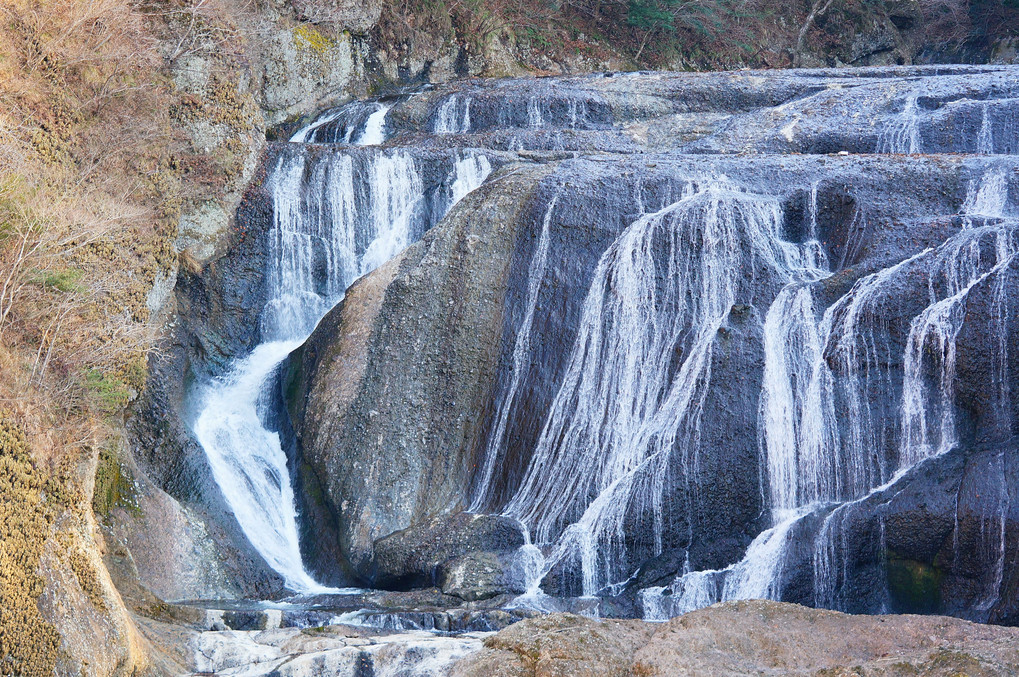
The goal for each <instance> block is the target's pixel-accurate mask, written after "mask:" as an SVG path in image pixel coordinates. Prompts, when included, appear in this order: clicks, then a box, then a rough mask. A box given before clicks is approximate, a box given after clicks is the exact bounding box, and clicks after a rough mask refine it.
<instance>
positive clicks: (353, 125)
mask: <svg viewBox="0 0 1019 677" xmlns="http://www.w3.org/2000/svg"><path fill="white" fill-rule="evenodd" d="M390 108H392V104H386V103H382V102H380V101H352V102H350V103H348V104H347V105H345V106H341V107H340V108H333V109H331V110H327V111H325V112H323V113H321V114H320V115H319V116H318V117H316V118H315V120H314V121H313V122H312V123H311V124H310V125H308V126H307V127H303V128H301V129H299V130H298V131H297V132H295V133H294V135H293V136H292V137H290V141H291V143H354V144H357V145H359V146H377V145H379V144H381V143H383V142H384V141H385V140H386V134H385V122H386V115H387V114H388V113H389V109H390Z"/></svg>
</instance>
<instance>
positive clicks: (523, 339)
mask: <svg viewBox="0 0 1019 677" xmlns="http://www.w3.org/2000/svg"><path fill="white" fill-rule="evenodd" d="M558 201H559V195H558V193H557V194H556V195H555V196H554V197H553V198H552V199H551V200H550V201H549V203H548V207H546V208H545V216H544V218H543V219H542V225H541V234H540V235H539V236H538V244H537V245H535V248H534V254H533V255H532V256H531V264H530V266H529V268H528V277H527V301H526V309H525V311H524V318H523V320H522V322H521V324H520V328H519V329H518V330H517V335H516V338H515V340H514V343H513V362H512V365H511V367H510V381H509V386H508V387H507V388H506V389H505V390H503V391H501V392H500V394H499V400H498V403H497V404H496V414H495V426H494V427H493V429H492V432H491V433H490V434H489V436H488V442H487V445H486V448H485V457H484V458H485V461H484V464H483V465H482V468H481V474H480V475H479V479H478V480H477V482H476V488H475V490H474V497H473V499H472V503H471V510H473V511H480V510H482V509H484V507H485V505H486V503H487V500H488V495H489V490H490V487H491V484H492V475H493V473H494V472H495V466H496V461H497V460H498V459H499V450H500V449H502V448H504V447H505V445H506V443H507V439H506V433H507V427H508V425H509V420H510V414H511V413H512V412H513V409H514V407H515V406H517V404H518V402H517V390H518V389H519V388H520V384H521V382H522V381H524V379H525V378H526V376H527V373H528V371H529V368H530V354H531V329H532V326H533V324H534V311H535V310H536V309H537V306H538V292H539V291H540V290H541V283H542V281H543V280H544V278H545V271H546V269H547V268H548V249H549V240H550V236H549V226H550V225H551V223H552V214H553V213H554V212H555V208H556V203H557V202H558Z"/></svg>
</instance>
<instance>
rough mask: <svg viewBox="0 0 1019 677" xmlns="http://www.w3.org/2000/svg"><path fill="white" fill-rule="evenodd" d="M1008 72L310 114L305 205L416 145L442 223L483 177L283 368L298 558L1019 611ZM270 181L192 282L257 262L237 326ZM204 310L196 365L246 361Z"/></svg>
mask: <svg viewBox="0 0 1019 677" xmlns="http://www.w3.org/2000/svg"><path fill="white" fill-rule="evenodd" d="M1014 75H1015V71H1014V70H1008V69H992V68H983V69H980V68H955V69H951V68H949V69H907V68H899V69H866V70H859V71H853V72H852V74H851V75H847V74H845V73H842V72H829V71H804V72H797V73H775V74H764V73H735V74H705V75H691V74H654V75H650V74H625V75H617V76H614V77H587V78H564V79H556V80H542V81H540V82H537V83H535V82H534V81H523V80H506V81H499V82H492V83H487V82H484V83H472V84H466V83H465V84H457V85H449V86H446V87H440V88H436V89H434V90H429V91H425V92H420V93H409V94H407V95H405V96H401V97H397V98H395V99H387V100H385V101H384V102H377V103H372V104H370V105H369V104H360V106H361V107H362V108H363V110H362V109H361V108H359V109H358V110H359V111H360V113H358V115H357V116H354V117H356V119H357V120H359V121H360V122H358V123H357V124H358V125H362V124H365V125H366V124H367V120H368V118H369V117H370V116H371V115H372V114H374V113H375V112H377V111H379V110H382V109H384V108H385V107H386V106H392V107H391V108H390V109H389V112H388V113H387V114H386V117H385V120H386V130H387V132H388V135H389V137H388V141H387V142H386V144H385V146H383V148H382V149H381V150H364V151H355V150H351V149H350V148H349V147H346V146H343V145H339V143H340V142H342V141H343V139H341V138H331V137H330V136H329V135H330V134H333V132H334V131H335V132H337V133H339V131H342V129H341V128H340V126H338V125H334V127H336V129H335V130H332V131H330V127H329V126H328V124H326V123H325V122H324V124H323V126H322V127H321V130H322V132H321V138H319V137H316V138H315V139H314V141H315V143H313V144H290V145H285V144H279V145H273V146H271V147H270V153H271V155H270V156H269V158H270V159H268V160H266V161H265V163H266V164H267V165H268V164H271V163H272V162H273V161H275V159H279V158H287V157H291V156H293V155H294V154H295V153H298V154H301V157H302V158H305V159H306V162H307V164H306V173H307V176H306V177H305V180H304V182H303V183H301V185H302V186H303V187H302V188H300V190H298V191H297V192H295V195H296V196H297V197H296V198H295V200H296V201H295V203H294V204H299V205H300V208H301V209H303V210H305V211H308V212H309V213H311V212H314V211H315V209H313V207H315V205H318V204H319V203H318V202H314V200H312V199H311V198H310V197H309V193H308V190H309V189H308V187H307V185H308V183H309V181H308V180H307V179H309V178H311V177H314V176H315V175H316V174H315V172H316V171H317V170H316V169H315V168H316V167H319V166H321V165H324V164H328V163H329V162H333V161H334V160H335V158H338V157H341V156H342V157H348V156H349V158H350V159H351V162H353V163H354V165H355V166H356V167H360V165H358V164H357V163H359V162H362V160H360V159H359V158H360V155H359V153H362V152H363V153H365V154H366V155H365V157H369V156H373V155H372V154H374V153H407V154H409V155H411V156H413V157H414V158H415V162H416V163H417V166H418V167H419V170H420V173H421V176H422V177H423V178H422V181H423V185H425V186H426V188H425V189H423V190H422V193H421V194H422V195H423V196H424V197H422V199H421V200H420V201H419V202H420V203H421V204H419V205H418V206H417V207H416V208H420V209H422V210H423V211H424V212H427V213H441V211H442V209H443V205H444V204H446V205H448V202H446V203H443V199H444V198H441V196H440V195H445V193H443V192H442V191H448V190H452V188H453V186H452V185H451V184H452V183H453V182H451V180H450V179H449V178H448V176H447V174H446V171H447V169H448V166H449V163H450V162H451V161H452V159H460V160H462V159H463V158H464V157H466V156H465V155H463V154H464V153H466V152H467V151H466V150H464V149H466V148H471V149H473V150H471V151H470V152H471V153H474V154H477V153H481V154H483V155H485V157H486V158H487V160H486V161H489V162H491V164H492V166H493V167H494V168H495V171H494V172H493V173H492V175H491V176H490V177H489V178H488V179H487V181H486V183H485V184H484V185H482V187H481V188H479V189H477V190H475V191H474V192H471V193H470V194H469V195H467V196H466V197H465V198H464V199H463V200H462V201H461V202H459V203H458V204H457V205H456V206H455V207H454V208H453V209H452V211H451V212H450V213H449V214H448V215H447V216H446V217H445V218H443V219H442V220H441V221H440V222H439V223H438V225H437V226H435V227H434V228H432V230H430V231H428V232H427V233H426V234H424V236H423V237H422V239H421V241H420V242H418V243H417V244H414V245H412V246H410V247H408V248H407V249H406V250H404V251H403V253H402V254H400V255H399V256H398V257H397V258H395V259H393V260H391V261H389V263H387V264H385V265H383V266H382V267H380V268H378V269H377V270H375V271H374V272H373V273H371V274H368V275H366V276H365V277H363V278H361V279H360V280H358V281H357V282H355V283H354V284H353V285H352V286H351V287H350V288H349V289H348V290H347V292H346V295H345V297H344V299H343V301H342V302H341V303H340V304H339V305H338V306H336V307H335V308H334V309H333V310H332V311H331V312H329V313H328V314H327V315H326V316H325V318H324V319H323V320H322V321H321V322H320V323H319V325H318V327H317V329H316V330H315V332H314V333H313V335H312V336H311V338H310V339H309V340H308V342H307V343H306V344H305V345H304V346H303V347H302V348H301V349H299V350H298V351H297V352H296V353H294V354H293V355H292V356H291V358H290V363H289V366H288V367H287V368H286V375H285V378H283V379H282V380H283V383H282V390H283V392H284V395H285V398H286V408H287V413H289V416H290V419H291V423H292V428H293V434H294V447H293V449H292V453H291V456H292V458H291V467H292V470H293V471H294V474H295V475H296V476H297V477H299V478H300V480H299V482H298V484H297V486H298V491H299V494H300V495H299V497H298V503H299V506H300V509H299V512H300V513H301V515H302V519H303V520H304V523H303V527H302V528H303V530H304V531H303V533H304V534H305V539H304V545H303V546H302V547H303V549H304V551H305V559H306V561H308V562H311V565H310V566H311V567H312V568H313V570H315V571H316V572H318V571H327V570H328V565H329V561H330V560H337V559H343V560H347V561H349V563H350V566H351V571H352V573H353V574H354V576H355V577H356V578H358V579H359V580H362V581H364V582H371V583H374V584H376V585H379V586H382V587H391V588H399V589H404V588H410V587H415V586H426V585H439V586H441V588H442V590H443V591H444V592H445V593H447V594H449V595H453V596H456V597H459V598H461V599H467V600H470V599H483V598H489V597H492V596H493V595H498V594H501V593H517V592H520V591H521V590H524V589H527V588H528V585H526V584H525V583H524V582H522V578H521V577H523V578H528V577H530V579H532V580H533V579H535V578H536V577H540V578H541V581H542V589H543V590H544V592H546V593H549V594H552V595H558V596H580V595H585V596H591V595H600V596H602V597H603V599H604V600H605V607H604V610H605V611H606V613H618V614H624V615H639V614H649V613H650V612H649V609H657V610H658V611H661V612H662V613H663V614H665V615H673V614H675V613H678V612H680V611H686V610H689V608H694V607H695V606H703V605H705V604H708V603H711V602H712V601H717V600H718V599H722V598H729V597H732V596H736V597H739V596H744V597H745V596H764V595H767V596H772V597H779V598H783V599H790V600H795V601H800V602H803V603H807V604H815V605H819V606H834V607H838V608H847V609H851V610H854V611H872V612H873V611H879V610H881V609H892V608H893V609H896V610H902V611H926V612H930V611H937V612H943V613H952V614H958V615H963V616H967V617H972V618H980V619H1005V618H1011V617H1012V616H1013V615H1014V614H1015V611H1014V610H1012V608H1011V607H1010V606H1009V604H1010V602H1008V601H1007V599H1006V598H1007V594H1008V591H1009V590H1010V588H1009V586H1010V585H1011V581H1012V573H1011V572H1012V566H1013V565H1012V564H1011V562H1012V561H1013V559H1012V558H1011V557H1010V556H1009V555H1008V553H1010V552H1011V551H1012V550H1013V549H1014V548H1015V547H1016V540H1015V538H1016V535H1015V534H1013V527H1012V518H1011V517H1010V514H1011V510H1012V508H1011V505H1012V501H1011V497H1010V495H1009V494H1008V492H1007V491H1005V490H1003V489H1002V487H1006V486H1009V480H1008V478H1009V477H1010V475H1009V473H1010V472H1011V471H1010V470H1009V469H1010V468H1011V465H1010V460H1009V459H1011V457H1012V451H1011V447H1010V446H1009V445H1010V444H1011V442H1010V440H1011V437H1012V429H1013V423H1012V422H1013V421H1015V420H1016V416H1017V415H1019V411H1016V400H1015V399H1014V398H1012V396H1011V393H1010V391H1009V389H1008V383H1009V382H1010V381H1009V377H1008V375H1009V374H1011V373H1014V367H1019V364H1014V363H1015V361H1016V360H1017V359H1019V358H1017V357H1016V356H1019V346H1017V345H1015V343H1016V339H1015V336H1016V333H1015V332H1014V331H1012V330H1011V327H1012V325H1011V322H1012V316H1013V314H1014V313H1013V310H1012V305H1011V304H1012V301H1011V300H1010V299H1012V298H1015V294H1014V291H1015V290H1013V286H1014V283H1015V279H1014V275H1015V274H1014V272H1013V261H1012V257H1013V256H1014V254H1015V249H1016V245H1017V242H1016V235H1015V233H1014V230H1015V228H1014V226H1015V224H1014V221H1013V216H1014V215H1015V214H1016V209H1015V204H1016V196H1017V195H1019V178H1017V177H1019V174H1017V169H1019V162H1017V161H1016V160H1014V159H1012V158H1010V157H1008V156H1006V155H1002V154H1001V153H1004V152H1007V151H1009V150H1010V149H1012V148H1013V147H1014V146H1015V145H1016V144H1017V143H1019V141H1017V132H1019V127H1017V126H1016V125H1014V124H1013V119H1012V117H1011V116H1012V113H1011V110H1012V108H1011V107H1010V104H1009V102H1010V101H1011V100H1012V99H1013V98H1014V95H1015V93H1016V92H1015V91H1014V90H1015V88H1016V86H1015V84H1014V83H1015V77H1014ZM369 111H370V112H369ZM383 112H384V110H383ZM362 113H368V114H367V115H363V114H362ZM331 114H332V113H327V114H326V115H331ZM331 119H333V120H341V119H346V118H343V116H342V115H340V116H338V117H335V116H334V118H331ZM351 119H354V118H351ZM322 120H323V121H326V120H327V118H326V117H323V118H322ZM348 131H349V130H348ZM343 134H344V135H346V136H349V134H347V132H343ZM974 135H975V136H974ZM507 149H511V150H507ZM974 150H978V151H980V154H968V155H957V154H956V153H958V152H959V151H964V152H967V153H970V151H974ZM638 151H639V152H638ZM921 151H922V152H923V153H925V154H919V153H920V152H921ZM850 153H852V154H850ZM857 153H859V154H857ZM472 157H474V156H472ZM330 158H332V159H330ZM365 166H366V167H367V166H369V165H365ZM357 172H360V174H358V173H357ZM357 172H355V174H357V175H358V176H360V175H361V174H366V173H367V172H366V171H363V170H362V169H358V170H357ZM371 180H373V181H375V180H377V179H376V178H372V179H371ZM359 185H360V184H359ZM379 185H382V184H379ZM429 186H434V187H435V189H436V190H435V191H432V192H430V191H431V188H428V187H429ZM357 190H361V188H357V189H356V190H355V193H356V194H355V197H357V198H358V199H359V200H362V198H363V196H362V195H361V194H360V193H357V192H356V191H357ZM265 191H266V188H265V187H264V185H262V184H256V185H255V186H253V187H252V188H251V190H250V191H249V196H251V198H252V199H251V200H250V201H249V202H248V203H247V204H246V206H245V208H244V209H245V210H246V211H243V212H242V214H241V215H242V219H241V223H242V225H250V226H252V228H253V230H251V231H249V232H248V233H247V234H246V235H245V237H246V238H251V239H250V240H247V242H248V243H249V244H248V245H242V246H239V247H238V248H237V249H236V252H235V254H233V255H228V256H227V257H224V258H223V259H221V260H220V261H219V262H217V266H218V268H217V270H215V271H211V270H210V272H209V274H208V275H205V276H203V277H202V279H201V281H202V282H203V283H209V282H210V281H214V280H217V279H218V280H220V282H219V283H218V284H223V283H226V282H224V281H226V280H229V279H235V280H237V282H238V285H237V286H238V290H236V291H235V292H234V294H235V296H232V297H228V298H227V300H226V301H225V302H226V303H228V304H230V306H231V310H230V312H235V313H237V316H238V317H241V316H243V317H245V318H246V319H245V321H246V322H249V323H250V322H252V321H253V320H254V317H256V315H252V314H251V313H250V312H249V309H248V307H249V306H250V307H251V308H256V307H260V305H261V304H264V302H265V301H264V299H261V298H260V297H259V294H260V293H262V292H259V289H258V285H259V284H261V283H262V280H261V278H259V277H258V276H257V275H252V276H247V277H246V276H245V275H244V273H243V271H245V270H248V269H250V270H257V269H259V267H260V266H262V267H263V268H264V265H265V262H264V257H265V249H266V247H265V246H262V247H259V246H257V245H256V244H254V243H256V242H258V241H259V240H258V238H259V237H265V236H266V233H268V232H269V231H268V228H269V226H268V225H261V226H260V225H259V224H269V223H271V219H272V218H274V217H273V213H274V212H273V209H278V208H279V205H278V204H277V205H275V207H272V206H269V204H270V203H271V202H272V201H273V200H277V201H278V198H272V199H270V198H269V196H268V195H267V194H266V193H265ZM362 201H363V200H362ZM316 213H318V212H316ZM321 213H322V214H326V215H327V216H328V213H327V212H321ZM248 215H250V218H248ZM418 235H421V233H415V237H416V236H418ZM244 246H249V247H250V249H244ZM231 256H234V258H231ZM259 257H262V258H261V259H260V258H259ZM329 265H330V263H329V259H328V257H317V258H313V260H312V261H311V265H310V267H309V274H310V275H311V277H312V278H313V279H314V280H318V279H319V277H322V276H325V275H326V274H327V273H328V266H329ZM322 279H325V278H324V277H323V278H322ZM316 284H317V282H316ZM195 298H196V299H198V300H200V299H201V298H202V296H201V295H200V294H198V293H197V287H196V294H195ZM195 307H196V309H201V308H202V307H203V306H202V305H201V304H200V303H198V302H197V301H196V304H195ZM196 317H202V315H201V313H200V312H196ZM210 317H211V318H214V321H217V322H223V324H224V327H223V329H222V330H221V331H216V332H210V334H212V335H215V336H218V337H221V340H220V344H215V342H214V340H212V339H210V340H209V341H208V342H207V343H208V346H209V347H208V348H207V349H204V352H206V353H207V354H208V355H210V356H214V355H216V354H217V353H221V354H226V353H228V352H230V351H231V350H232V351H243V350H244V349H245V347H246V341H248V339H247V338H246V336H247V335H246V334H245V333H244V332H245V331H249V332H250V324H249V329H244V328H242V327H238V326H237V322H236V321H235V320H233V319H229V313H228V312H226V311H224V310H219V311H216V312H214V313H211V314H210ZM210 326H211V325H210ZM984 328H987V329H986V330H985V329H984ZM989 337H993V338H989ZM221 346H226V348H223V347H221ZM247 347H250V346H247ZM214 361H215V359H214V358H211V357H210V359H209V364H213V363H214ZM283 428H286V426H281V429H283ZM953 459H954V460H953ZM953 464H954V465H953ZM889 483H891V484H890V485H889V487H885V485H886V484H889ZM926 496H929V499H925V498H924V497H926ZM910 497H912V498H910ZM989 497H990V498H989ZM471 515H487V516H488V517H484V518H479V519H475V518H474V517H471ZM494 515H505V516H506V517H498V518H496V517H492V516H494ZM790 516H792V517H790ZM794 518H795V522H789V521H788V520H789V519H794ZM510 521H515V523H519V524H521V525H523V527H524V528H526V531H527V534H528V537H529V540H530V542H531V543H532V544H534V545H535V546H536V547H534V548H530V549H526V548H525V549H520V547H519V546H521V545H522V544H523V543H524V542H525V541H524V539H523V537H522V535H521V534H522V529H521V528H520V527H515V528H510V527H509V522H510ZM465 525H474V526H471V528H466V526H465ZM477 525H481V526H483V527H484V528H481V527H479V526H477ZM476 527H477V528H476ZM779 527H781V529H780V530H779ZM479 528H481V530H480V531H479V530H478V529H479ZM769 534H770V535H771V536H769ZM309 536H313V537H312V538H309ZM772 537H773V539H772V540H769V538H772ZM316 541H318V542H316ZM309 543H311V545H309ZM965 544H971V545H972V546H973V547H972V548H969V549H967V547H966V545H965ZM524 551H526V552H527V553H529V556H530V557H532V559H530V560H527V562H526V564H527V566H526V567H524V564H523V563H522V560H520V559H519V558H518V557H517V554H518V553H520V552H524ZM974 553H976V554H974ZM754 558H757V559H754ZM538 560H541V561H538ZM521 567H524V568H525V569H527V571H526V573H524V574H521V573H520V571H521ZM527 567H530V568H529V569H528V568H527ZM635 572H636V573H637V575H636V577H633V574H634V573H635ZM684 574H687V575H686V576H685V575H684ZM689 575H693V578H689V577H688V576H689ZM754 586H764V587H754ZM648 591H651V593H649V592H648ZM652 593H653V594H652ZM610 597H612V599H609V598H610ZM656 613H657V612H656ZM651 615H654V614H651Z"/></svg>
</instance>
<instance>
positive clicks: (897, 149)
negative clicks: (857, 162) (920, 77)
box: [877, 94, 923, 154]
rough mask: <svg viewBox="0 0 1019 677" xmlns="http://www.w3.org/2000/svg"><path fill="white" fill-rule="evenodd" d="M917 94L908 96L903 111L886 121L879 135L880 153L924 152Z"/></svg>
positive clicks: (878, 147)
mask: <svg viewBox="0 0 1019 677" xmlns="http://www.w3.org/2000/svg"><path fill="white" fill-rule="evenodd" d="M919 113H920V111H919V106H918V105H917V96H916V95H915V94H913V95H910V96H908V97H907V98H906V102H905V105H904V106H903V108H902V111H901V112H900V113H899V114H898V116H896V117H895V118H894V119H893V120H891V121H890V122H887V123H886V126H885V127H884V129H882V131H881V133H880V135H879V136H878V142H877V152H879V153H910V154H912V153H922V152H923V146H922V142H921V140H920V115H919Z"/></svg>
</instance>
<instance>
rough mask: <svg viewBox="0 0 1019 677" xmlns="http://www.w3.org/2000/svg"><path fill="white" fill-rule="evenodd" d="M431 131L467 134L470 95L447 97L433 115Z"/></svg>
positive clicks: (469, 124) (469, 128)
mask: <svg viewBox="0 0 1019 677" xmlns="http://www.w3.org/2000/svg"><path fill="white" fill-rule="evenodd" d="M432 131H433V132H434V133H436V134H467V133H468V132H470V131H471V97H469V96H468V97H464V98H461V97H460V96H458V95H456V94H453V95H452V96H450V97H448V98H447V99H446V100H445V101H444V102H443V103H442V105H441V106H439V110H438V112H437V113H436V116H435V122H434V123H433V124H432Z"/></svg>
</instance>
